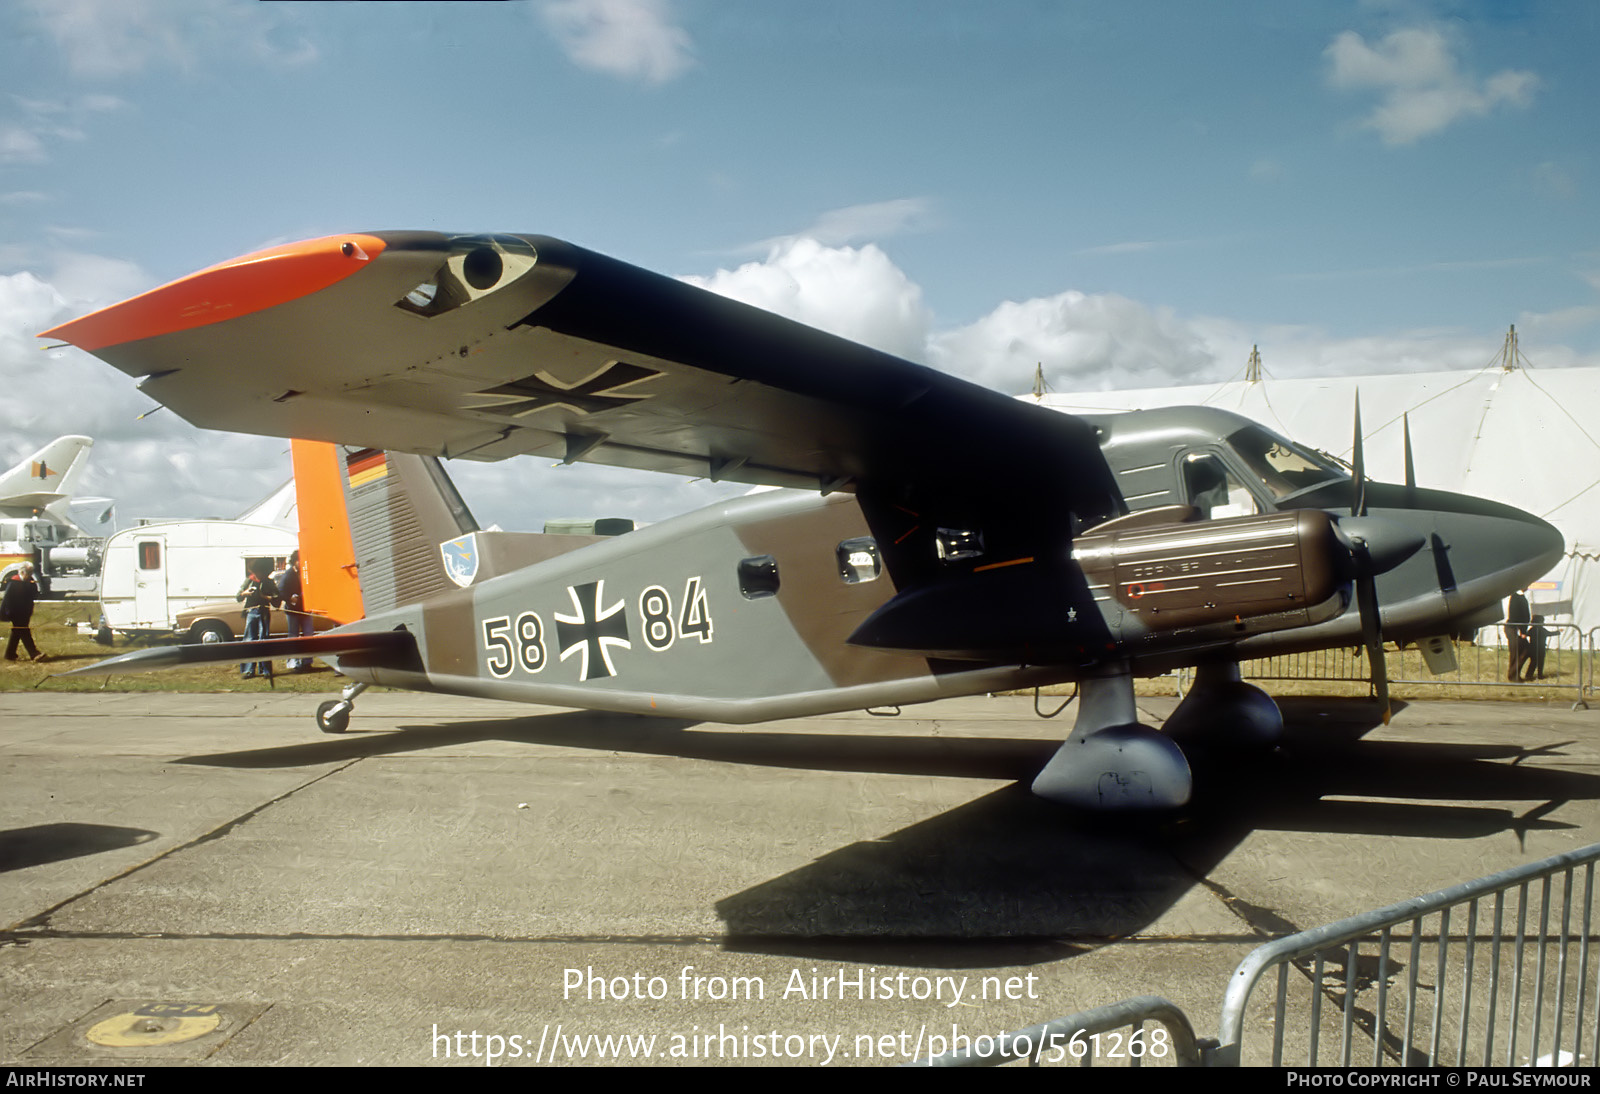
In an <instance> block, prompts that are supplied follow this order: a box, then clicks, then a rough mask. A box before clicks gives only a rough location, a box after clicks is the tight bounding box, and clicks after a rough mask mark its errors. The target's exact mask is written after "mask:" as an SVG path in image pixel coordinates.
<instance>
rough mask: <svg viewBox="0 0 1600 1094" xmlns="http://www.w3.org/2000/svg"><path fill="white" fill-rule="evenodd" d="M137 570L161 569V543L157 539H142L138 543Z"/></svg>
mask: <svg viewBox="0 0 1600 1094" xmlns="http://www.w3.org/2000/svg"><path fill="white" fill-rule="evenodd" d="M139 569H141V570H159V569H161V541H160V540H158V539H142V540H140V541H139Z"/></svg>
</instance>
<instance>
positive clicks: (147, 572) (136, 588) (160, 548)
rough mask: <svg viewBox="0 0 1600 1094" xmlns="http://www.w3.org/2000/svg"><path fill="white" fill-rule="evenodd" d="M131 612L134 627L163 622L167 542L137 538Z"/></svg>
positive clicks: (164, 540)
mask: <svg viewBox="0 0 1600 1094" xmlns="http://www.w3.org/2000/svg"><path fill="white" fill-rule="evenodd" d="M133 549H134V564H133V613H134V620H135V622H136V623H138V624H147V623H165V622H167V621H168V612H167V539H166V537H165V536H160V535H154V536H140V537H139V538H138V539H137V540H135V541H134V544H133Z"/></svg>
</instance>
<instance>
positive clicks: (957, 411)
mask: <svg viewBox="0 0 1600 1094" xmlns="http://www.w3.org/2000/svg"><path fill="white" fill-rule="evenodd" d="M44 336H45V337H53V338H59V339H62V340H65V341H68V342H72V343H74V344H77V345H80V346H82V347H83V348H85V349H88V350H89V351H91V352H93V353H94V354H96V355H97V356H99V357H101V358H103V359H104V360H106V361H108V362H109V363H111V364H113V365H115V366H116V367H117V368H119V369H121V370H122V371H124V372H127V373H128V374H130V375H132V376H135V377H138V378H140V381H141V383H140V387H141V390H143V391H144V392H146V393H147V394H149V395H150V396H151V397H153V398H155V399H157V400H158V401H160V402H161V403H163V404H165V405H167V406H169V407H171V408H172V409H173V410H175V411H177V412H178V413H179V414H180V415H182V416H183V417H185V418H186V419H188V420H189V421H191V422H194V423H195V424H197V425H201V426H206V427H209V428H215V429H226V430H233V431H238V432H247V433H261V434H266V435H270V436H286V437H290V436H292V437H302V438H310V439H317V440H328V441H335V442H340V443H345V444H357V445H363V446H367V447H372V448H385V449H393V450H398V451H410V452H418V453H423V454H430V455H437V456H445V457H456V458H463V457H464V458H470V459H480V460H497V459H503V458H506V457H509V456H513V455H520V454H533V455H538V456H543V457H547V458H554V459H558V460H563V461H568V462H570V461H573V460H585V461H589V462H596V463H604V464H612V465H617V466H625V467H636V468H642V469H648V470H656V471H667V472H673V473H677V474H684V475H692V476H708V477H711V478H714V479H729V480H734V481H744V482H752V483H767V484H771V485H779V486H797V487H807V488H812V489H821V490H823V491H824V492H827V491H831V490H839V489H853V490H857V491H858V492H863V493H871V494H874V495H875V496H878V497H879V498H881V499H882V501H883V504H885V505H900V506H902V507H904V508H906V509H907V510H908V511H912V510H916V509H917V506H919V505H922V504H924V502H925V501H927V500H928V499H938V505H939V507H940V508H941V509H946V510H948V509H951V508H952V507H953V508H954V509H955V510H962V509H969V510H971V509H975V510H981V511H983V512H988V513H992V512H994V511H995V509H996V507H997V506H998V507H1001V508H1004V509H1007V510H1012V511H1016V510H1019V509H1027V510H1030V511H1031V512H1032V513H1033V514H1034V515H1035V520H1036V521H1037V522H1038V523H1040V524H1043V525H1049V526H1052V527H1060V526H1062V522H1063V521H1065V520H1066V519H1067V518H1066V514H1067V513H1068V512H1075V513H1077V514H1078V515H1079V519H1080V522H1084V521H1087V522H1088V523H1093V522H1095V521H1097V520H1098V519H1102V518H1104V517H1108V516H1113V515H1115V514H1116V513H1118V512H1119V511H1120V509H1121V501H1120V496H1119V494H1118V493H1117V490H1116V487H1115V484H1114V482H1113V479H1112V476H1111V472H1110V470H1109V468H1108V467H1107V466H1106V463H1105V461H1104V459H1103V458H1102V457H1101V455H1100V452H1099V447H1098V445H1097V443H1096V440H1095V436H1094V433H1093V431H1092V429H1091V428H1090V427H1089V426H1087V425H1086V424H1084V423H1083V422H1081V421H1078V420H1077V419H1073V418H1070V417H1068V416H1066V415H1062V414H1059V413H1056V412H1053V411H1046V410H1042V409H1040V408H1037V407H1032V406H1028V405H1026V404H1022V403H1019V402H1017V401H1015V400H1012V399H1010V398H1007V397H1005V396H1003V395H1000V394H999V393H997V392H993V391H989V390H987V389H985V388H982V387H979V386H977V385H974V384H971V383H968V382H966V381H964V380H960V379H957V378H955V377H953V376H949V375H946V374H944V373H941V372H938V371H936V370H933V369H930V368H927V367H924V366H921V365H917V364H913V363H911V362H909V361H905V360H902V359H900V358H897V357H894V356H891V355H889V354H885V353H882V352H880V351H877V350H873V349H870V348H867V347H865V346H861V345H858V344H856V343H853V342H850V341H848V340H845V339H842V338H838V337H836V336H833V335H830V334H826V333H823V332H821V331H817V330H814V329H812V328H809V327H806V326H803V325H801V324H798V323H795V322H792V321H790V320H787V319H783V318H781V317H779V316H775V315H772V314H770V313H768V312H765V311H761V310H760V309H757V308H752V307H749V306H748V305H744V304H741V303H738V302H736V301H733V300H729V299H727V298H724V297H721V296H718V295H716V294H713V293H710V292H706V291H704V290H701V289H698V288H695V287H693V286H691V285H687V284H685V283H683V282H679V281H675V280H673V279H671V278H667V277H663V276H661V275H658V274H654V273H650V272H648V271H645V270H642V269H639V268H637V267H634V266H630V265H627V264H626V263H622V262H619V261H617V260H615V259H612V258H608V257H606V256H604V255H601V254H598V253H595V252H592V251H587V250H584V249H582V248H579V247H576V246H573V245H571V244H568V243H564V242H562V241H560V240H555V239H550V238H547V237H543V236H532V235H492V236H450V235H443V234H439V233H432V232H369V233H361V234H358V235H351V236H329V237H325V238H323V239H320V240H311V241H307V242H305V243H301V244H293V245H290V246H288V247H283V248H275V249H273V250H271V251H265V252H259V253H258V254H257V255H251V256H245V257H243V258H240V259H236V260H233V261H232V262H228V263H223V264H221V265H219V266H215V267H211V268H210V269H208V270H204V271H201V272H200V273H198V274H193V275H190V276H189V277H187V278H184V279H181V280H180V281H177V282H173V283H171V284H170V285H166V286H162V287H161V288H158V289H155V290H152V291H151V292H149V293H146V294H144V295H143V296H140V297H135V298H134V299H132V300H129V301H125V302H123V303H121V304H117V305H113V306H112V307H110V308H108V309H105V310H103V311H101V312H97V313H94V314H92V315H89V316H85V317H83V318H81V319H77V320H73V321H71V322H68V323H66V324H63V325H61V326H59V327H57V328H55V329H54V330H51V331H48V332H46V333H45V335H44ZM1030 523H1031V522H1030ZM1052 538H1053V537H1052Z"/></svg>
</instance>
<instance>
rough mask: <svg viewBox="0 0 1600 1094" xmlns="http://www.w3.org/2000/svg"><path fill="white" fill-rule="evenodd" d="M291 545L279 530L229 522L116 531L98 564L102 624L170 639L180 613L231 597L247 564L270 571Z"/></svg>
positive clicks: (286, 532)
mask: <svg viewBox="0 0 1600 1094" xmlns="http://www.w3.org/2000/svg"><path fill="white" fill-rule="evenodd" d="M295 546H296V536H295V534H294V533H293V532H291V531H289V530H288V529H286V528H274V527H271V526H270V525H265V524H241V523H239V522H238V521H232V520H175V521H166V522H163V523H159V524H147V525H144V526H143V527H140V528H129V529H126V530H125V531H121V532H118V533H117V534H116V535H114V536H112V537H111V538H110V539H108V540H106V545H105V557H104V560H103V561H102V563H101V566H100V607H101V610H102V611H103V612H104V613H105V620H106V626H108V627H110V628H111V629H112V630H114V631H160V632H164V633H168V634H170V633H171V632H172V631H173V629H174V628H175V627H176V626H177V615H178V613H179V612H181V611H185V610H186V609H189V608H193V607H196V606H198V605H200V604H204V603H206V602H207V601H210V600H225V599H227V598H229V597H231V596H233V595H234V594H235V593H237V592H238V591H239V586H240V585H242V584H244V578H245V560H246V559H250V558H267V559H271V560H272V569H273V571H274V572H276V571H278V570H281V569H283V568H284V566H285V565H286V564H287V562H288V559H289V555H290V553H291V552H293V551H294V549H295Z"/></svg>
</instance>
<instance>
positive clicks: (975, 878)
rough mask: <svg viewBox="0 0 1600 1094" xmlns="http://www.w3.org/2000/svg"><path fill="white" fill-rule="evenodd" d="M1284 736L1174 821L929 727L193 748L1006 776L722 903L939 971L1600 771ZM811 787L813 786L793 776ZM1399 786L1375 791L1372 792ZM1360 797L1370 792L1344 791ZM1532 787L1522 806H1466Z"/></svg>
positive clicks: (1345, 731)
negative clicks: (1047, 777)
mask: <svg viewBox="0 0 1600 1094" xmlns="http://www.w3.org/2000/svg"><path fill="white" fill-rule="evenodd" d="M1281 705H1282V706H1283V709H1284V717H1285V723H1286V734H1285V738H1284V745H1283V746H1282V747H1281V748H1279V749H1277V750H1275V751H1272V752H1270V753H1256V754H1250V755H1246V756H1239V755H1210V756H1208V755H1196V756H1194V757H1193V759H1194V766H1195V785H1196V796H1195V800H1194V801H1193V802H1191V803H1190V805H1189V806H1187V807H1186V808H1185V809H1184V810H1182V811H1181V812H1180V813H1179V814H1177V815H1175V816H1169V817H1165V818H1163V819H1161V820H1159V821H1147V822H1130V821H1128V820H1127V819H1125V818H1117V817H1112V816H1107V815H1103V814H1099V815H1092V816H1086V815H1081V814H1074V813H1071V812H1067V811H1064V810H1062V809H1061V808H1060V807H1059V806H1055V805H1052V804H1050V803H1048V802H1045V801H1043V800H1041V799H1039V798H1037V797H1035V796H1034V795H1033V794H1031V793H1030V792H1029V791H1028V789H1027V784H1028V782H1029V781H1030V780H1031V779H1032V777H1033V774H1034V773H1035V772H1037V770H1038V769H1039V768H1040V767H1041V766H1042V765H1043V764H1044V763H1045V761H1046V760H1048V759H1049V757H1050V755H1051V754H1052V753H1053V752H1054V751H1055V748H1056V743H1055V742H1053V741H1049V740H1037V739H1018V738H995V737H983V738H974V737H968V738H950V737H940V738H937V739H935V738H927V737H917V736H883V735H877V734H823V733H784V732H774V731H769V730H749V729H728V730H723V729H705V728H693V727H694V723H690V722H671V721H664V720H662V719H652V718H642V717H636V716H631V715H615V714H597V713H595V712H572V713H558V714H543V715H534V716H530V717H524V718H512V719H504V720H492V721H471V722H458V723H451V724H448V725H442V726H419V727H406V728H402V729H401V730H399V731H398V732H391V733H381V734H380V733H374V734H359V735H351V736H346V737H341V738H337V739H330V740H324V741H317V742H311V743H307V744H304V745H293V746H287V747H276V748H267V749H259V750H253V751H241V752H232V753H226V754H220V755H211V756H204V757H200V756H195V757H189V758H187V759H185V760H184V761H182V762H185V763H194V764H205V765H216V766H227V767H280V766H300V765H311V764H322V763H330V762H341V761H344V760H348V759H352V758H357V757H364V756H379V755H386V754H396V753H415V752H416V751H417V750H419V749H428V748H439V747H447V746H450V745H456V744H462V743H467V742H472V741H479V740H497V741H507V742H521V743H526V744H532V745H561V746H564V747H575V748H585V749H595V750H604V751H619V752H634V753H639V754H645V755H661V756H675V757H684V758H694V759H702V760H709V761H716V762H723V763H730V764H750V765H758V766H769V767H787V768H796V769H802V770H816V771H876V772H884V773H891V774H908V775H931V776H943V777H955V778H972V779H985V780H995V779H1006V780H1015V781H1016V785H1013V786H1008V787H1002V788H1000V789H998V790H994V791H992V792H990V793H988V794H985V795H983V796H981V797H979V798H976V799H974V800H973V801H970V802H968V803H966V804H965V805H962V806H959V807H957V808H955V809H951V810H948V811H946V812H944V813H942V814H940V815H938V816H935V817H930V818H929V819H927V820H925V821H922V822H919V823H917V824H914V825H911V826H909V827H907V828H903V829H901V830H899V831H897V832H891V833H888V834H886V835H884V836H881V837H878V838H874V839H872V840H866V841H861V842H858V843H854V844H851V845H849V846H845V847H841V848H839V849H838V850H836V851H832V852H829V853H828V854H826V855H823V856H822V857H820V858H818V859H816V860H815V861H813V862H811V863H808V864H807V865H806V866H803V867H801V868H799V869H797V870H793V871H791V872H789V873H786V874H784V875H782V876H779V877H775V878H773V879H771V880H769V881H766V882H763V883H761V884H759V885H756V886H753V887H751V888H749V889H746V890H744V891H743V892H739V893H735V894H732V895H730V896H727V897H724V898H723V899H722V900H719V901H718V902H717V905H716V910H717V913H718V915H719V916H720V917H721V919H722V920H723V922H724V923H725V924H726V925H727V933H726V940H725V946H726V947H727V948H728V949H730V950H738V951H745V952H759V953H772V954H784V955H794V956H801V957H814V958H833V959H839V960H848V961H855V962H859V961H863V960H865V961H868V962H871V961H878V962H885V963H895V964H901V965H911V966H919V965H926V966H929V967H944V968H958V967H990V966H996V965H1016V964H1029V963H1036V962H1045V961H1053V960H1059V959H1061V958H1062V957H1065V956H1070V955H1071V954H1073V953H1076V952H1081V951H1083V950H1086V949H1091V948H1094V947H1096V946H1098V945H1100V944H1103V943H1104V942H1106V941H1108V940H1111V939H1114V938H1122V937H1126V936H1128V935H1133V934H1137V933H1138V932H1140V931H1141V930H1143V929H1144V928H1146V927H1148V926H1149V925H1150V924H1151V923H1153V922H1154V921H1155V920H1156V919H1158V918H1159V917H1160V916H1161V915H1162V914H1163V913H1164V912H1166V911H1167V910H1168V909H1169V908H1171V907H1172V906H1173V904H1174V903H1176V902H1177V901H1178V900H1179V899H1180V898H1181V897H1183V895H1184V894H1185V893H1187V892H1188V891H1189V890H1190V889H1191V888H1193V887H1194V886H1195V885H1196V884H1199V883H1202V882H1203V881H1204V879H1205V878H1206V877H1207V876H1208V874H1209V873H1210V872H1211V871H1212V870H1213V869H1214V868H1215V867H1216V866H1217V864H1218V863H1220V862H1221V861H1222V860H1223V859H1224V858H1226V857H1227V855H1228V854H1229V853H1230V852H1231V851H1232V850H1233V849H1234V847H1236V846H1237V845H1238V843H1239V842H1240V841H1241V840H1243V839H1244V838H1245V837H1246V836H1248V835H1249V834H1250V833H1251V832H1253V831H1256V830H1276V831H1305V832H1333V833H1347V834H1370V835H1375V836H1390V837H1395V836H1405V837H1423V838H1432V839H1481V838H1484V837H1488V836H1492V835H1495V834H1497V833H1510V834H1514V835H1515V836H1516V838H1517V839H1518V840H1519V841H1520V840H1522V839H1523V838H1524V837H1525V835H1526V833H1527V832H1528V831H1530V830H1533V829H1563V828H1573V827H1577V825H1575V824H1570V823H1566V822H1564V821H1561V820H1557V819H1553V818H1552V817H1551V816H1550V814H1553V813H1557V812H1559V810H1560V808H1561V806H1562V805H1564V804H1566V803H1568V802H1573V801H1592V800H1595V799H1597V798H1600V776H1596V775H1590V774H1584V773H1580V772H1573V771H1563V770H1559V769H1552V768H1550V767H1548V766H1542V765H1538V764H1525V763H1524V762H1523V761H1525V760H1529V759H1534V758H1542V759H1549V758H1556V759H1559V757H1560V756H1561V748H1562V745H1560V744H1555V745H1544V746H1542V747H1540V748H1537V749H1527V748H1521V747H1518V746H1516V745H1498V744H1488V743H1460V744H1456V743H1414V742H1407V741H1394V740H1383V741H1367V740H1364V739H1363V738H1364V737H1365V735H1366V734H1367V733H1368V732H1370V730H1371V729H1372V728H1373V727H1374V725H1376V724H1377V719H1376V716H1375V714H1373V713H1372V710H1371V707H1370V706H1369V705H1367V704H1360V703H1350V702H1349V701H1343V702H1340V701H1332V702H1330V701H1326V700H1315V701H1305V700H1302V701H1296V700H1285V701H1284V702H1283V703H1282V704H1281ZM798 792H802V793H803V788H802V789H801V790H800V791H798ZM1374 798H1384V799H1402V800H1401V801H1374V800H1359V799H1374ZM1350 799H1358V800H1350ZM1463 801H1465V802H1477V801H1511V802H1528V803H1532V804H1531V807H1530V808H1529V809H1527V810H1525V811H1522V812H1520V813H1519V812H1517V811H1514V810H1512V809H1508V808H1497V807H1493V806H1481V805H1462V804H1457V803H1459V802H1463ZM1229 906H1230V907H1232V908H1233V909H1234V910H1235V912H1237V913H1238V914H1240V915H1241V917H1242V918H1241V921H1240V929H1239V933H1238V936H1237V937H1238V938H1239V939H1240V940H1242V941H1254V940H1256V939H1258V938H1260V937H1261V936H1262V934H1263V933H1266V934H1281V933H1285V932H1292V931H1295V930H1298V929H1301V928H1302V927H1309V926H1314V924H1300V925H1296V924H1292V923H1287V922H1285V921H1283V920H1282V919H1280V918H1278V917H1276V916H1275V915H1274V914H1273V913H1272V912H1271V911H1270V910H1268V909H1258V908H1251V907H1250V906H1248V905H1245V904H1243V903H1242V902H1239V901H1232V900H1230V902H1229Z"/></svg>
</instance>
